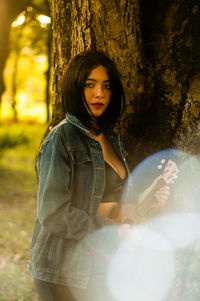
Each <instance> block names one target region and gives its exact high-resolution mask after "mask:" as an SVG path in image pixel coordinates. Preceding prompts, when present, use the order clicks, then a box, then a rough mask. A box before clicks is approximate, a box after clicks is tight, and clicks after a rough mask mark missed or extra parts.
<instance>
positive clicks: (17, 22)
mask: <svg viewBox="0 0 200 301" xmlns="http://www.w3.org/2000/svg"><path fill="white" fill-rule="evenodd" d="M24 21H25V16H24V14H20V15H19V16H18V17H17V19H16V20H15V21H14V22H13V23H12V27H17V26H20V25H22V24H23V23H24Z"/></svg>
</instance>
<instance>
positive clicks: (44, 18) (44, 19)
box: [37, 15, 51, 24]
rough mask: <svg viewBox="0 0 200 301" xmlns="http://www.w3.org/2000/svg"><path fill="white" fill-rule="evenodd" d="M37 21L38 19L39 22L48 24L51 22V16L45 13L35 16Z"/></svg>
mask: <svg viewBox="0 0 200 301" xmlns="http://www.w3.org/2000/svg"><path fill="white" fill-rule="evenodd" d="M37 19H38V21H40V23H41V24H49V23H51V18H49V17H48V16H45V15H39V16H38V17H37Z"/></svg>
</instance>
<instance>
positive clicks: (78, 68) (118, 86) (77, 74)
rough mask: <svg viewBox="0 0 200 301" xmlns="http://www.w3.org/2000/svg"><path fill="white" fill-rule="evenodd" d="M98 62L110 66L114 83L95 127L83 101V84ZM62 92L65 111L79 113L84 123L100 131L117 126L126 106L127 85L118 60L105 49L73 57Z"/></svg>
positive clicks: (108, 69) (110, 74) (112, 82)
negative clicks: (106, 52)
mask: <svg viewBox="0 0 200 301" xmlns="http://www.w3.org/2000/svg"><path fill="white" fill-rule="evenodd" d="M98 66H104V67H105V68H106V70H107V73H108V77H109V81H110V85H111V99H110V103H109V105H108V107H107V109H106V111H105V112H104V113H103V114H102V115H101V116H99V117H98V119H97V124H98V130H97V129H96V128H95V129H94V128H93V126H92V123H91V120H92V116H91V115H90V114H89V112H88V110H87V109H86V107H85V105H84V102H85V103H86V100H85V97H84V85H85V82H86V80H87V78H88V76H89V74H90V73H91V71H92V70H93V69H94V68H96V67H98ZM61 96H62V108H63V111H64V113H70V114H72V115H74V116H76V117H77V118H78V119H79V120H80V121H81V122H82V123H83V124H84V125H85V126H87V127H88V128H91V129H92V130H94V131H95V132H98V133H100V132H102V131H104V130H105V129H106V128H109V127H114V125H115V123H116V122H117V121H118V119H119V117H120V115H121V113H122V112H123V110H124V107H125V96H124V89H123V86H122V83H121V80H120V75H119V72H118V70H117V68H116V66H115V64H114V63H113V62H112V61H111V60H110V59H109V58H108V56H107V55H106V54H105V53H104V52H102V51H94V50H87V51H84V52H82V53H80V54H78V55H76V56H75V57H73V58H72V59H71V61H70V62H69V64H68V66H67V68H66V69H65V70H64V74H63V78H62V86H61Z"/></svg>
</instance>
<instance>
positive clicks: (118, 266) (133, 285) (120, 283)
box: [107, 226, 174, 301]
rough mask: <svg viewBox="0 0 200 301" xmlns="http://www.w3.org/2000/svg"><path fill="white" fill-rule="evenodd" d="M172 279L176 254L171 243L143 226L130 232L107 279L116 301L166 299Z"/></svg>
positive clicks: (112, 264) (112, 263) (111, 264)
mask: <svg viewBox="0 0 200 301" xmlns="http://www.w3.org/2000/svg"><path fill="white" fill-rule="evenodd" d="M136 230H137V231H136ZM136 232H138V233H136ZM173 278H174V254H173V250H172V248H171V245H170V243H169V241H168V240H167V239H165V238H164V237H163V236H162V235H160V234H158V233H156V232H154V231H152V230H149V229H148V228H146V227H144V226H139V227H137V228H136V229H135V230H134V231H133V232H132V231H131V232H130V234H129V235H128V236H127V238H126V239H125V240H124V242H123V243H122V244H121V245H120V247H119V248H118V250H117V252H116V254H115V255H114V256H113V259H112V261H111V263H110V268H109V271H108V277H107V279H108V285H109V288H110V290H111V292H112V294H113V296H114V297H115V299H116V301H132V300H137V301H155V300H156V301H160V300H163V298H164V297H165V296H166V295H167V293H168V291H169V288H170V286H171V284H172V282H173Z"/></svg>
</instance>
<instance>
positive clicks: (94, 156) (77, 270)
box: [28, 114, 128, 288]
mask: <svg viewBox="0 0 200 301" xmlns="http://www.w3.org/2000/svg"><path fill="white" fill-rule="evenodd" d="M106 135H107V137H108V139H109V140H110V142H111V144H112V145H113V148H114V149H115V151H116V152H117V154H118V155H119V157H120V158H121V160H122V161H123V162H124V163H125V166H126V168H127V172H128V167H127V163H126V160H125V152H124V150H123V148H122V146H121V143H120V140H119V137H118V135H117V134H116V133H114V132H111V133H107V134H106ZM37 171H38V175H39V187H38V196H37V201H38V205H37V218H36V220H35V224H34V229H33V237H32V243H31V258H30V261H29V263H28V268H29V271H30V273H31V274H32V276H33V277H35V278H38V279H41V280H44V281H49V282H54V283H59V284H64V285H68V286H74V287H81V288H84V287H86V285H87V282H88V280H89V278H90V271H91V265H92V262H91V256H90V253H89V252H88V250H87V249H86V248H85V247H84V246H83V245H82V244H81V243H79V242H80V241H81V239H83V238H84V237H86V236H87V235H88V234H90V233H92V232H94V231H95V230H97V229H100V228H104V229H105V234H106V231H112V229H113V227H108V226H109V225H113V224H114V223H113V221H112V220H111V219H109V218H107V217H103V216H96V212H97V209H98V207H99V204H100V202H101V199H102V195H103V192H104V185H105V183H104V182H105V174H104V173H105V169H104V158H103V152H102V148H101V146H100V144H99V142H97V141H96V140H95V139H93V138H92V137H91V136H90V135H89V132H88V130H87V129H85V128H84V126H83V125H82V124H81V123H80V121H79V120H78V119H77V118H76V117H75V116H73V115H70V114H67V117H66V119H64V120H63V121H62V122H61V123H60V124H58V125H57V126H56V127H54V128H53V129H52V130H51V132H50V133H49V135H48V136H47V137H46V138H45V139H44V141H43V142H42V145H41V147H40V150H39V153H38V156H37ZM106 226H107V227H106Z"/></svg>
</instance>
